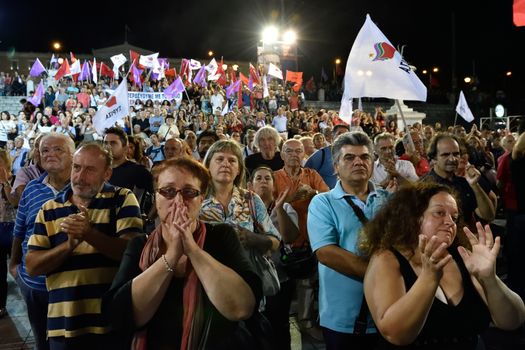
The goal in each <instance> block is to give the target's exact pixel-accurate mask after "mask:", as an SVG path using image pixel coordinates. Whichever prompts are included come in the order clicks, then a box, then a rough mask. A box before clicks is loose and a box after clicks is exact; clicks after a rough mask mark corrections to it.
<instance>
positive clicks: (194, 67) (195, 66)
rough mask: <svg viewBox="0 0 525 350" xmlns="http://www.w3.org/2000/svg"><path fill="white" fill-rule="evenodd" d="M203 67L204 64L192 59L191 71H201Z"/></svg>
mask: <svg viewBox="0 0 525 350" xmlns="http://www.w3.org/2000/svg"><path fill="white" fill-rule="evenodd" d="M201 67H202V64H201V63H200V62H199V61H197V60H194V59H193V58H192V59H190V69H191V70H197V69H201Z"/></svg>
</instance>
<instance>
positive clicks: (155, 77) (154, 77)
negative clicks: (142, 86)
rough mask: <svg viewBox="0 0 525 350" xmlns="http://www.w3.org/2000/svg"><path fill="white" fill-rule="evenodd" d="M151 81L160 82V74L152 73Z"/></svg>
mask: <svg viewBox="0 0 525 350" xmlns="http://www.w3.org/2000/svg"><path fill="white" fill-rule="evenodd" d="M149 77H150V79H151V80H154V81H157V80H159V73H153V72H152V73H151V75H150V76H149Z"/></svg>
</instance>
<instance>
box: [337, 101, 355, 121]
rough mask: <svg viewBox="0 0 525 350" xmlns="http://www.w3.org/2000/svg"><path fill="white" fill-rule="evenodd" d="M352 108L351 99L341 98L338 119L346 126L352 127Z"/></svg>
mask: <svg viewBox="0 0 525 350" xmlns="http://www.w3.org/2000/svg"><path fill="white" fill-rule="evenodd" d="M353 108H354V106H353V105H352V99H351V98H350V99H348V98H345V97H344V96H343V98H342V100H341V107H340V108H339V118H341V120H343V121H344V122H345V123H347V124H348V125H352V113H353Z"/></svg>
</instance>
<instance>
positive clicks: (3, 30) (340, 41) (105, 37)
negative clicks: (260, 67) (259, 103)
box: [0, 0, 525, 91]
mask: <svg viewBox="0 0 525 350" xmlns="http://www.w3.org/2000/svg"><path fill="white" fill-rule="evenodd" d="M282 1H283V2H284V7H285V16H284V17H285V18H284V19H285V21H286V23H288V24H289V26H290V27H293V28H295V29H296V30H297V32H298V36H299V54H300V56H301V57H300V59H299V70H302V71H304V72H305V76H306V78H307V79H308V78H309V77H310V76H311V75H312V74H313V75H314V76H315V78H316V79H319V75H320V69H321V66H324V67H325V70H326V71H327V72H328V73H329V74H330V72H331V71H332V69H333V67H334V63H333V62H334V60H335V58H336V57H340V58H341V59H342V60H343V63H342V64H343V67H344V65H345V64H346V59H347V57H348V54H349V52H350V49H351V46H352V43H353V41H354V39H355V37H356V35H357V32H358V31H359V29H360V28H361V26H362V25H363V23H364V20H365V15H366V13H370V15H371V17H372V20H373V21H374V22H376V24H377V25H378V27H379V29H380V30H381V31H382V32H383V33H384V34H385V35H386V36H387V38H389V40H390V41H391V42H392V43H393V44H394V46H397V45H406V47H405V51H404V56H405V58H406V60H407V61H408V62H409V63H411V64H413V65H415V66H416V67H418V69H419V70H422V69H424V68H430V67H433V66H438V67H440V69H441V71H440V73H439V75H438V79H439V80H440V83H441V84H442V86H445V87H446V86H448V85H450V80H451V62H452V56H453V54H452V44H451V43H452V38H453V35H452V25H451V22H452V13H454V15H455V37H456V54H455V58H456V65H457V68H456V69H457V76H458V80H459V81H460V86H459V87H460V88H461V84H463V83H462V80H463V77H464V76H467V75H472V73H473V72H472V70H473V66H474V67H475V73H476V74H477V76H478V79H479V81H480V88H481V89H484V90H487V91H496V90H497V89H505V90H507V89H508V90H510V89H513V88H514V87H516V88H517V87H518V86H522V82H523V81H525V79H524V69H523V61H524V60H523V54H522V52H523V48H522V46H523V44H524V43H525V27H522V28H516V27H514V25H513V23H512V0H495V1H474V0H456V1H448V0H446V1H421V0H420V1H387V0H383V1H373V0H368V1H363V0H346V1H345V0H309V1H305V0H303V1H301V0H282ZM143 3H144V6H129V5H128V4H129V2H124V1H105V2H100V1H68V2H66V3H65V4H67V5H63V4H64V3H63V2H49V1H22V0H19V1H9V0H2V1H1V2H0V41H1V43H0V51H8V50H12V49H13V48H14V49H15V50H17V51H51V47H50V46H51V42H52V41H53V40H59V41H61V42H62V44H63V46H64V47H63V51H64V52H69V51H73V52H78V53H89V52H90V51H91V49H92V48H101V47H105V46H111V45H118V44H121V43H122V42H123V41H124V26H125V24H127V25H128V26H129V28H130V32H129V34H128V41H129V42H130V44H133V45H136V46H139V47H143V48H145V49H148V50H151V51H160V57H166V56H167V57H187V58H191V57H195V58H198V57H206V55H207V52H208V50H210V49H211V50H213V51H214V52H215V56H216V57H217V58H220V56H224V58H225V59H226V60H235V59H239V60H249V61H252V62H255V61H256V44H257V41H258V40H259V39H260V32H261V30H262V27H263V26H264V25H265V24H267V23H271V22H277V23H278V22H279V21H280V19H281V14H280V9H281V0H268V1H260V0H244V1H240V0H232V1H218V0H214V1H205V0H187V1H170V2H162V1H145V2H143ZM150 6H151V7H150ZM126 54H127V53H126ZM473 62H474V64H473ZM507 70H511V71H512V72H513V76H512V77H511V78H506V77H505V75H504V74H505V72H506V71H507Z"/></svg>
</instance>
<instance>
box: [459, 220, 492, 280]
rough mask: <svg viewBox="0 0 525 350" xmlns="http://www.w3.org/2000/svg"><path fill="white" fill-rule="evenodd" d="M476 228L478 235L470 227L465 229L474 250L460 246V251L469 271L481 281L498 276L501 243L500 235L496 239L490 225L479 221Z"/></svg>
mask: <svg viewBox="0 0 525 350" xmlns="http://www.w3.org/2000/svg"><path fill="white" fill-rule="evenodd" d="M476 228H477V230H478V237H476V236H475V235H474V234H473V233H472V231H470V230H469V228H468V227H465V228H464V229H463V231H465V234H466V235H467V238H468V240H469V241H470V245H471V246H472V251H469V250H467V249H465V248H464V247H458V252H459V254H460V255H461V258H462V259H463V261H464V262H465V266H466V267H467V270H468V271H469V273H470V274H471V275H473V276H474V277H476V278H477V279H478V280H480V281H481V280H484V279H488V278H493V277H495V276H496V258H497V257H498V253H499V249H500V246H501V243H500V238H499V237H496V239H494V236H493V235H492V231H491V230H490V226H489V225H485V227H483V225H481V224H480V223H479V222H477V223H476Z"/></svg>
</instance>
